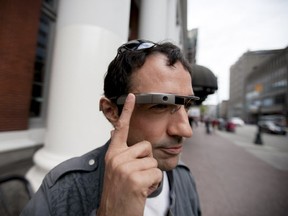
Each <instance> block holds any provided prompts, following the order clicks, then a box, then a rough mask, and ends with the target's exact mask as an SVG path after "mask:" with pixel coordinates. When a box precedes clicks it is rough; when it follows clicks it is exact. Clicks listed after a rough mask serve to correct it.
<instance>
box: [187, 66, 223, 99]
mask: <svg viewBox="0 0 288 216" xmlns="http://www.w3.org/2000/svg"><path fill="white" fill-rule="evenodd" d="M192 86H193V91H194V94H195V95H196V96H198V97H200V100H199V101H198V102H197V103H198V104H201V103H202V102H203V101H204V100H205V99H206V98H207V96H208V95H209V94H214V93H215V91H216V90H217V89H218V83H217V77H216V76H215V75H214V73H213V72H212V71H211V70H210V69H208V68H206V67H204V66H201V65H196V64H192Z"/></svg>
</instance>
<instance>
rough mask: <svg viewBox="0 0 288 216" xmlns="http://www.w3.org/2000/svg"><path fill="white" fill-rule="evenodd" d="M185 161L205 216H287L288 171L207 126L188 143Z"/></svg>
mask: <svg viewBox="0 0 288 216" xmlns="http://www.w3.org/2000/svg"><path fill="white" fill-rule="evenodd" d="M182 160H183V161H184V162H185V163H186V164H187V165H188V166H189V167H190V169H191V172H192V173H193V176H194V177H195V179H196V184H197V187H198V192H199V196H200V201H201V206H202V211H203V215H204V216H266V215H267V216H268V215H269V216H271V215H277V216H287V214H288V171H284V170H280V169H277V168H275V167H274V166H271V164H269V163H267V162H265V161H264V160H261V159H259V158H258V157H256V156H255V155H253V154H252V153H250V152H249V151H246V150H245V148H243V147H241V146H239V145H237V144H235V143H233V142H232V141H229V139H227V138H225V137H223V136H221V134H220V133H217V131H216V132H214V133H212V134H206V133H205V128H204V126H199V127H198V128H194V131H193V137H192V138H190V139H188V140H186V145H185V146H184V152H183V155H182Z"/></svg>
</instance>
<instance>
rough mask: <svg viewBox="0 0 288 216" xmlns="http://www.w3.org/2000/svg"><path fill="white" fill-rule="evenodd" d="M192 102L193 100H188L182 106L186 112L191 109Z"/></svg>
mask: <svg viewBox="0 0 288 216" xmlns="http://www.w3.org/2000/svg"><path fill="white" fill-rule="evenodd" d="M193 104H194V101H193V100H189V101H187V102H186V103H185V104H184V107H185V109H186V110H189V109H190V108H191V106H193Z"/></svg>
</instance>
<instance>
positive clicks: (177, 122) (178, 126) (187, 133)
mask: <svg viewBox="0 0 288 216" xmlns="http://www.w3.org/2000/svg"><path fill="white" fill-rule="evenodd" d="M167 130H168V131H167V132H168V134H169V135H170V136H181V137H186V138H189V137H191V136H192V134H193V132H192V128H191V126H190V124H189V119H188V114H187V112H186V110H185V108H184V107H183V106H181V108H180V109H179V110H177V111H176V112H175V113H173V114H172V115H171V116H170V121H169V125H168V128H167Z"/></svg>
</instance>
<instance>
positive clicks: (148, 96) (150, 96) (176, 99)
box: [116, 93, 200, 105]
mask: <svg viewBox="0 0 288 216" xmlns="http://www.w3.org/2000/svg"><path fill="white" fill-rule="evenodd" d="M134 95H135V97H136V104H178V105H186V104H187V103H189V102H191V101H194V100H199V99H200V98H199V97H196V96H194V95H191V96H181V95H174V94H165V93H140V94H134ZM126 97H127V95H122V96H120V97H119V98H117V99H116V104H117V105H124V103H125V100H126Z"/></svg>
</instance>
